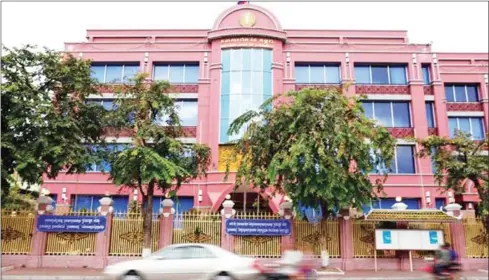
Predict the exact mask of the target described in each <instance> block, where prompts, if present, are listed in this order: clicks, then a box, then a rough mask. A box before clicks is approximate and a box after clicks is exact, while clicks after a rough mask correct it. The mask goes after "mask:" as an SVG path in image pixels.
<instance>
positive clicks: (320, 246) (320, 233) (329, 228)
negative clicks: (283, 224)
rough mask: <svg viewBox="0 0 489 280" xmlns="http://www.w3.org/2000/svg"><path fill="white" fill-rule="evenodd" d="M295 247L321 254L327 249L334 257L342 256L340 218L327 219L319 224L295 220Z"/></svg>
mask: <svg viewBox="0 0 489 280" xmlns="http://www.w3.org/2000/svg"><path fill="white" fill-rule="evenodd" d="M294 237H295V247H296V249H298V250H302V251H310V252H311V253H312V254H313V255H314V256H320V255H321V251H323V250H327V251H328V254H329V256H330V257H332V258H339V257H340V254H341V253H340V227H339V222H338V220H326V221H322V222H320V223H318V224H311V223H309V222H308V221H299V220H296V221H294Z"/></svg>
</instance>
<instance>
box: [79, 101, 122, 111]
mask: <svg viewBox="0 0 489 280" xmlns="http://www.w3.org/2000/svg"><path fill="white" fill-rule="evenodd" d="M86 103H87V104H99V105H102V107H104V109H105V110H107V111H112V110H114V109H116V106H114V99H112V98H110V99H109V98H103V99H87V101H86Z"/></svg>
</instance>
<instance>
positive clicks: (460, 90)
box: [455, 86, 467, 102]
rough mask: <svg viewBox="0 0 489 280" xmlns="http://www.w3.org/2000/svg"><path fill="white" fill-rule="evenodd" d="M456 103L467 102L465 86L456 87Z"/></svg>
mask: <svg viewBox="0 0 489 280" xmlns="http://www.w3.org/2000/svg"><path fill="white" fill-rule="evenodd" d="M455 101H456V102H466V101H467V96H466V95H465V86H455Z"/></svg>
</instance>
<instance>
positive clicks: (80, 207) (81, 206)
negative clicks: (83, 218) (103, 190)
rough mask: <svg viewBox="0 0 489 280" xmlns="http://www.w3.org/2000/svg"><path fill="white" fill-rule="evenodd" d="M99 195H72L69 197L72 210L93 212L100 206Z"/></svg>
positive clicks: (100, 197)
mask: <svg viewBox="0 0 489 280" xmlns="http://www.w3.org/2000/svg"><path fill="white" fill-rule="evenodd" d="M102 198H103V196H101V195H73V196H72V197H71V203H72V209H73V211H89V212H95V211H97V208H98V207H99V206H100V202H99V200H100V199H102Z"/></svg>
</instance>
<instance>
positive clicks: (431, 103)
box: [425, 101, 437, 128]
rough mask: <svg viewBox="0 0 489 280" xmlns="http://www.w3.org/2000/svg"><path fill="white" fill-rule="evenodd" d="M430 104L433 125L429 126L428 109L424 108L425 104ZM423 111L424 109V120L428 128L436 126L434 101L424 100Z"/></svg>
mask: <svg viewBox="0 0 489 280" xmlns="http://www.w3.org/2000/svg"><path fill="white" fill-rule="evenodd" d="M428 105H429V106H430V108H431V119H433V127H430V123H429V119H428V110H426V106H428ZM425 111H426V122H427V125H428V128H436V127H437V126H436V118H435V115H436V114H435V102H433V101H426V102H425Z"/></svg>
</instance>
